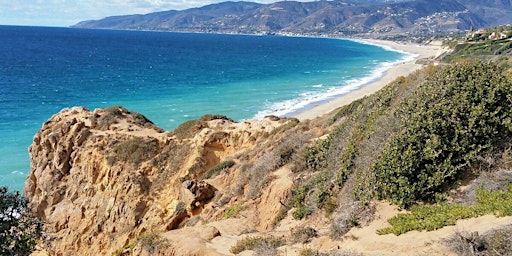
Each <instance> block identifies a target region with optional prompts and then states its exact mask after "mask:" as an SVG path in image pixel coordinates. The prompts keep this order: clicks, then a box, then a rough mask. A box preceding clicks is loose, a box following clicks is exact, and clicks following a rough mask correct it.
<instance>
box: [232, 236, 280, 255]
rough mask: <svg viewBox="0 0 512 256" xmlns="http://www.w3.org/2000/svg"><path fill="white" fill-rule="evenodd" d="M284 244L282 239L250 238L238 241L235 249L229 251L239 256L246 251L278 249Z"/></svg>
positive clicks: (272, 237)
mask: <svg viewBox="0 0 512 256" xmlns="http://www.w3.org/2000/svg"><path fill="white" fill-rule="evenodd" d="M284 244H285V240H284V239H283V238H280V237H274V236H268V237H262V236H249V237H246V238H243V239H241V240H238V241H237V242H236V244H235V245H234V246H233V247H231V249H229V251H230V252H231V253H234V254H239V253H241V252H243V251H246V250H253V251H258V250H264V249H269V248H273V249H276V248H278V247H279V246H282V245H284ZM258 255H261V254H258Z"/></svg>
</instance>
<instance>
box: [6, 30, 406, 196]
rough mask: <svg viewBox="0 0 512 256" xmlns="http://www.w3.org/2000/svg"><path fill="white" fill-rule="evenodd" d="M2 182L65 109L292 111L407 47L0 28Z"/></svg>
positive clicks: (18, 178) (173, 120)
mask: <svg viewBox="0 0 512 256" xmlns="http://www.w3.org/2000/svg"><path fill="white" fill-rule="evenodd" d="M0 34H1V35H2V40H0V49H2V50H1V51H0V186H4V185H8V186H10V187H11V188H14V189H21V188H22V186H23V182H24V180H25V176H26V174H27V173H28V170H29V168H30V166H29V156H28V153H27V148H28V146H29V145H30V143H31V142H32V137H33V135H34V134H35V133H36V132H37V130H38V129H40V127H41V125H42V123H43V122H44V121H46V120H47V119H48V118H49V117H50V116H51V115H53V114H55V113H57V112H58V111H60V110H61V109H62V108H66V107H72V106H85V107H87V108H89V109H94V108H98V107H107V106H112V105H123V106H125V107H126V108H128V109H129V110H132V111H137V112H140V113H142V114H144V115H145V116H147V117H148V118H149V119H150V120H152V121H153V122H155V123H156V124H157V125H159V126H160V127H162V128H164V129H167V130H170V129H173V128H175V127H176V126H177V125H179V124H180V123H182V122H184V121H186V120H190V119H194V118H198V117H200V116H202V115H204V114H207V113H212V114H225V115H227V116H230V117H232V118H233V119H235V120H242V119H248V118H261V117H263V116H265V115H270V114H274V115H281V116H282V115H290V114H291V113H295V112H297V111H300V110H304V109H307V108H308V107H309V106H311V104H314V103H315V102H316V103H317V102H321V101H325V100H327V99H329V98H331V97H335V96H337V95H340V94H343V93H346V92H348V91H350V90H354V89H357V88H358V87H360V86H362V85H363V84H365V83H367V82H369V81H371V80H374V79H376V78H378V77H380V76H381V75H382V74H383V72H385V71H386V70H387V69H388V68H389V67H391V66H392V65H393V64H395V63H397V62H400V61H403V60H404V58H409V57H410V55H407V54H404V53H400V52H396V51H391V50H389V49H384V48H381V47H377V46H374V45H368V44H361V43H358V42H354V41H349V40H340V39H327V38H304V37H278V36H245V35H213V34H187V33H158V32H136V31H111V30H83V29H70V28H43V27H12V26H0Z"/></svg>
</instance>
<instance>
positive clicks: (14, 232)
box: [0, 187, 43, 255]
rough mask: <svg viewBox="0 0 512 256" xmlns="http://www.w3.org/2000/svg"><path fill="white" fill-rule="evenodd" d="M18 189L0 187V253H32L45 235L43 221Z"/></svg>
mask: <svg viewBox="0 0 512 256" xmlns="http://www.w3.org/2000/svg"><path fill="white" fill-rule="evenodd" d="M27 204H28V201H27V199H26V198H24V197H23V196H22V194H21V193H20V192H18V191H15V192H8V189H7V187H0V255H30V254H31V253H32V252H33V251H34V250H35V246H36V243H37V241H38V239H40V238H42V235H43V221H42V220H40V219H38V218H36V217H34V216H33V215H32V214H31V213H30V211H28V209H27Z"/></svg>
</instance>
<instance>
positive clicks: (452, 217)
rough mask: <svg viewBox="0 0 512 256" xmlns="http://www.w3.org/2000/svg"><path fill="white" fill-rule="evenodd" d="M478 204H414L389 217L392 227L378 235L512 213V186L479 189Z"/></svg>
mask: <svg viewBox="0 0 512 256" xmlns="http://www.w3.org/2000/svg"><path fill="white" fill-rule="evenodd" d="M477 201H478V204H477V205H461V204H447V203H440V204H435V205H414V206H412V207H411V209H410V210H411V211H410V213H400V214H398V215H396V216H395V217H392V218H390V219H389V220H388V223H389V224H390V225H391V226H390V227H387V228H383V229H380V230H378V231H377V233H378V234H379V235H384V234H391V233H392V234H395V235H401V234H403V233H406V232H409V231H412V230H418V231H422V230H427V231H431V230H436V229H440V228H442V227H444V226H448V225H455V223H456V221H457V220H460V219H467V218H475V217H478V216H483V215H486V214H494V215H496V216H498V217H502V216H512V185H509V186H508V189H507V190H499V191H487V190H483V189H481V188H480V189H478V190H477Z"/></svg>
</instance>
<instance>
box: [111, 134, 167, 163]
mask: <svg viewBox="0 0 512 256" xmlns="http://www.w3.org/2000/svg"><path fill="white" fill-rule="evenodd" d="M158 151H159V143H158V140H157V139H155V138H141V137H132V138H130V139H128V140H125V141H122V142H120V143H118V144H116V145H115V146H114V148H113V155H111V156H109V157H108V162H109V163H110V164H111V165H112V164H114V163H115V162H117V161H120V162H130V163H133V165H134V166H135V167H137V166H139V164H141V163H142V162H144V161H146V160H149V159H150V158H152V157H154V156H155V155H157V154H158Z"/></svg>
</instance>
